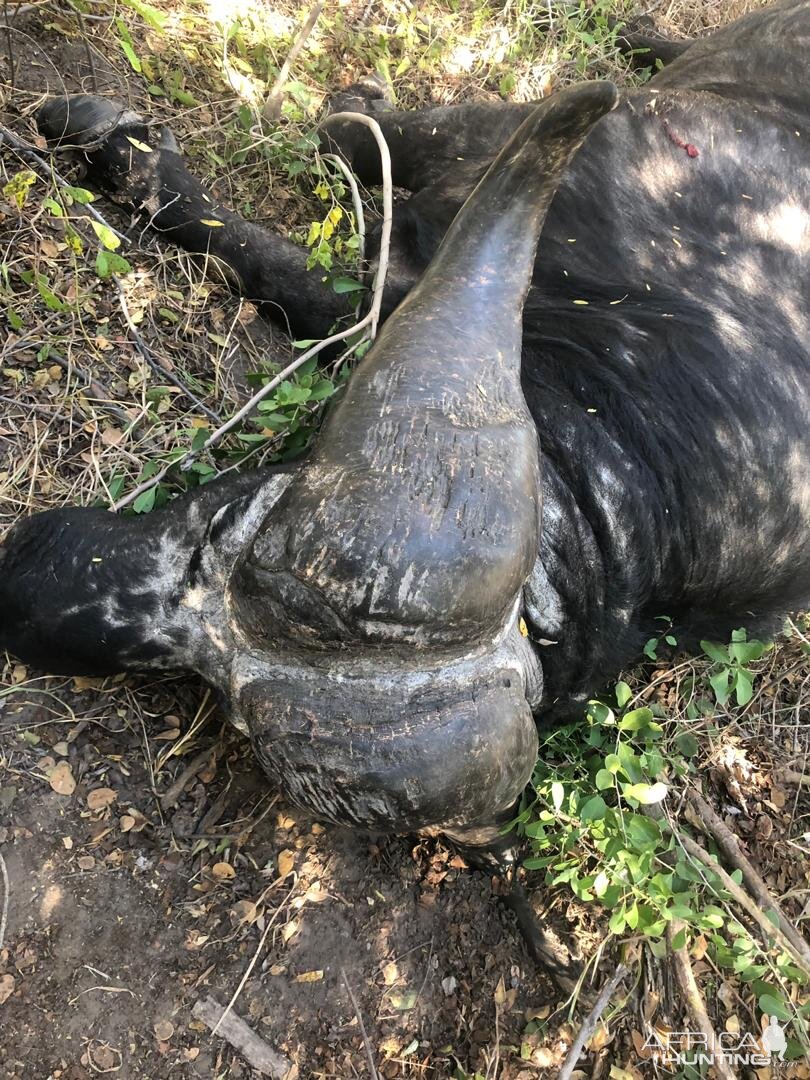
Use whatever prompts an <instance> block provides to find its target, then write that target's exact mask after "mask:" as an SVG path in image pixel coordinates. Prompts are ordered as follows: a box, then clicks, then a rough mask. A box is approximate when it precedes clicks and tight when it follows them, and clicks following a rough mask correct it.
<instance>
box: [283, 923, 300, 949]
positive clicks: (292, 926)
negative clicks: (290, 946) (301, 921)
mask: <svg viewBox="0 0 810 1080" xmlns="http://www.w3.org/2000/svg"><path fill="white" fill-rule="evenodd" d="M297 933H298V920H297V919H290V921H289V922H287V923H285V924H284V926H283V927H282V928H281V939H282V941H284V942H285V944H286V942H288V941H289V940H290V938H291V937H294V936H295V935H296V934H297Z"/></svg>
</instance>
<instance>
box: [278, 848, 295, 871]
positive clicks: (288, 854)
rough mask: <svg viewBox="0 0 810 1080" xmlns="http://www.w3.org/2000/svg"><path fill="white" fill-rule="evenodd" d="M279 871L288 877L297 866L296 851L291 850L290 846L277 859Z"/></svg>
mask: <svg viewBox="0 0 810 1080" xmlns="http://www.w3.org/2000/svg"><path fill="white" fill-rule="evenodd" d="M277 866H278V872H279V874H280V875H281V877H286V876H287V874H289V873H290V871H291V870H292V868H293V866H295V852H294V851H290V849H289V848H285V849H284V850H283V851H280V852H279V854H278V860H277Z"/></svg>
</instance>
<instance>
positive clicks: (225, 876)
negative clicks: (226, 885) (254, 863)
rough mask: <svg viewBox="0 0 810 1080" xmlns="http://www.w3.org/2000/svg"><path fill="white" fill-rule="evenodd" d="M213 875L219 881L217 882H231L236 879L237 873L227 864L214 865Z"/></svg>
mask: <svg viewBox="0 0 810 1080" xmlns="http://www.w3.org/2000/svg"><path fill="white" fill-rule="evenodd" d="M211 873H212V874H213V875H214V877H215V878H216V879H217V881H230V880H231V878H235V877H236V871H235V870H234V868H233V867H232V866H231V864H230V863H227V862H218V863H214V865H213V866H212V867H211Z"/></svg>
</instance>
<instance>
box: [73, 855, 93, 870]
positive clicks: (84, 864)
mask: <svg viewBox="0 0 810 1080" xmlns="http://www.w3.org/2000/svg"><path fill="white" fill-rule="evenodd" d="M76 865H77V866H78V867H79V869H80V870H92V869H93V868H94V867H95V865H96V860H95V859H94V858H93V856H92V855H82V856H80V858H78V859H77V860H76Z"/></svg>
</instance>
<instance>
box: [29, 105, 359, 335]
mask: <svg viewBox="0 0 810 1080" xmlns="http://www.w3.org/2000/svg"><path fill="white" fill-rule="evenodd" d="M37 122H38V124H39V127H40V130H41V131H42V133H43V134H44V135H45V136H46V137H47V138H48V139H49V141H50V142H51V143H52V144H55V145H58V146H61V147H63V148H72V149H74V150H77V151H78V152H79V154H80V155H81V157H82V158H83V160H84V162H85V164H86V166H87V173H88V178H89V181H90V182H91V184H93V185H95V186H97V187H99V188H100V189H101V190H102V191H104V192H105V193H106V194H108V195H110V196H112V197H113V198H114V199H116V200H117V201H120V202H123V203H125V204H126V205H129V206H132V207H133V208H134V209H136V210H138V211H142V212H144V213H145V214H146V215H147V216H148V223H149V226H150V228H152V229H154V230H155V231H156V232H159V233H161V234H163V235H165V236H167V237H168V238H169V239H171V240H172V241H173V242H174V243H176V244H178V245H179V246H180V247H182V248H185V250H187V251H190V252H194V253H200V254H203V255H205V256H206V257H207V258H208V259H211V260H214V261H215V262H217V263H218V264H219V266H220V267H221V268H222V270H223V271H224V273H225V275H226V277H227V278H228V279H229V280H230V281H231V282H232V283H233V284H234V285H235V287H236V288H237V290H238V291H239V292H240V293H241V294H242V295H243V296H245V297H246V298H247V299H249V300H255V301H257V302H258V303H259V304H261V305H262V306H263V307H264V308H265V309H266V312H267V314H268V315H269V316H270V317H271V318H276V319H278V318H279V316H280V315H281V316H283V318H282V320H281V321H282V325H283V326H284V325H286V328H288V329H290V330H291V331H292V333H293V334H294V335H295V336H297V337H303V336H306V337H325V336H326V334H327V333H328V332H329V330H330V328H331V327H332V325H333V324H334V323H335V321H336V320H337V319H339V318H340V317H341V316H343V315H346V314H349V313H350V308H349V307H348V305H347V304H346V302H345V298H343V297H340V296H338V295H336V294H335V292H334V291H333V290H332V289H331V288H329V287H328V286H327V285H325V284H324V283H323V282H322V280H321V277H322V275H321V274H319V273H317V272H315V273H310V272H309V271H308V270H307V269H306V261H307V252H306V250H305V249H304V248H302V247H299V246H298V245H296V244H293V243H291V242H290V241H289V240H285V239H283V238H282V237H280V236H277V235H275V234H274V233H272V232H270V231H269V230H267V229H264V228H262V227H261V226H259V225H255V224H253V223H252V222H249V221H245V220H244V218H242V217H240V216H239V215H238V214H235V213H233V212H232V211H230V210H228V209H226V208H225V207H224V206H222V205H221V204H220V203H219V202H218V201H217V199H216V198H215V197H214V196H213V195H212V194H210V193H209V192H208V191H207V190H206V188H205V186H204V185H203V184H202V183H200V181H199V180H198V179H197V178H196V177H194V176H192V174H191V173H190V172H189V171H188V169H187V168H186V164H185V162H184V160H183V158H182V156H181V154H180V152H179V149H178V147H177V142H176V140H175V139H174V136H173V135H172V133H171V132H170V131H169V130H168V129H166V128H160V127H153V126H151V125H149V124H147V123H146V122H145V121H144V120H143V118H142V117H140V116H138V115H137V114H136V113H133V112H130V111H128V110H125V109H124V108H123V107H122V106H121V105H118V104H116V103H115V102H113V101H111V100H110V99H107V98H100V97H91V96H88V95H78V96H76V97H71V98H55V99H53V100H51V101H48V102H46V104H45V105H44V106H43V107H42V109H41V110H40V112H39V115H38V117H37Z"/></svg>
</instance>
